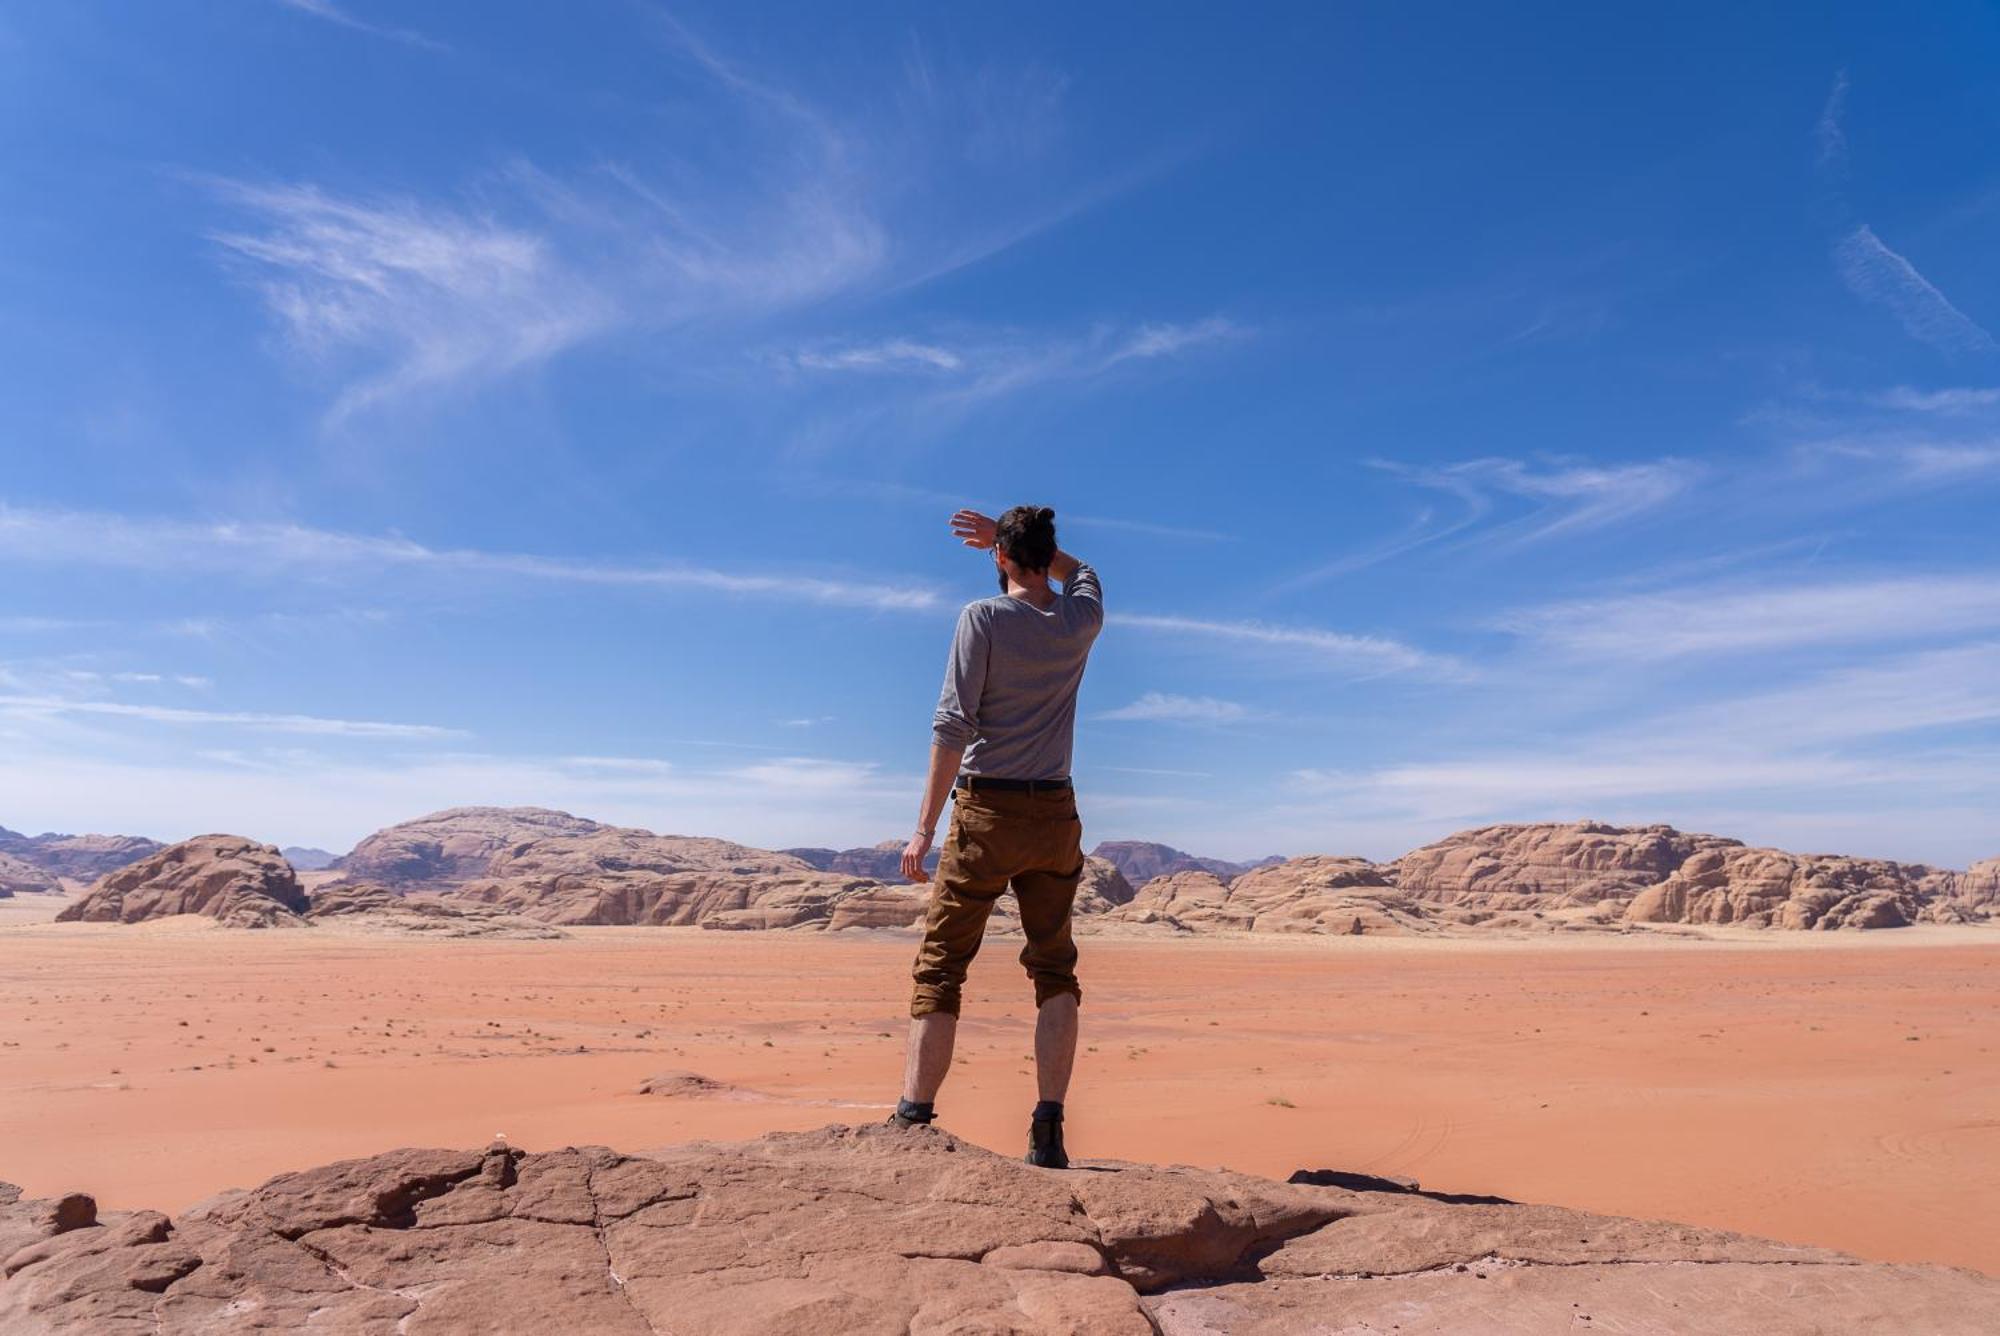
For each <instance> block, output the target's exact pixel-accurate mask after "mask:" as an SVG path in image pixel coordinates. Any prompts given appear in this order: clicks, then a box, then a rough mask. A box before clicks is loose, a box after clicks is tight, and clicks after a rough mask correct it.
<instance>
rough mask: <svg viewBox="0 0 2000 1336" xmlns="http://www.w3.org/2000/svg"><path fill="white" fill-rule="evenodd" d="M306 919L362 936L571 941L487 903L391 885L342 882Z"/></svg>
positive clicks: (319, 898) (317, 899)
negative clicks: (465, 901) (400, 890)
mask: <svg viewBox="0 0 2000 1336" xmlns="http://www.w3.org/2000/svg"><path fill="white" fill-rule="evenodd" d="M311 900H312V907H311V909H310V910H308V911H307V914H306V918H307V920H308V921H310V922H311V923H313V924H315V925H318V924H322V923H334V924H339V925H341V926H343V927H348V928H353V929H357V930H359V931H362V932H371V933H385V934H391V935H394V936H399V937H488V938H499V939H501V940H506V941H553V940H556V939H559V938H564V937H568V936H569V934H568V933H566V932H564V931H563V930H562V929H560V928H554V927H551V926H549V925H548V924H546V923H537V922H535V921H534V920H533V919H528V918H523V917H521V916H519V915H516V914H508V913H503V912H502V911H500V910H497V909H494V908H491V907H490V906H487V905H477V904H460V903H454V902H452V901H450V900H446V899H444V898H442V897H440V896H436V895H428V894H424V893H422V892H418V893H414V894H411V895H397V894H396V893H395V892H394V891H391V890H390V889H389V888H388V887H386V886H376V885H372V884H369V883H365V882H364V883H355V882H341V883H339V884H337V885H333V886H329V887H326V888H324V889H322V890H319V891H316V892H314V893H313V894H312V897H311Z"/></svg>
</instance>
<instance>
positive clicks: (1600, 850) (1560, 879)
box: [1388, 821, 1743, 910]
mask: <svg viewBox="0 0 2000 1336" xmlns="http://www.w3.org/2000/svg"><path fill="white" fill-rule="evenodd" d="M1742 847H1743V846H1742V842H1741V841H1739V840H1727V839H1723V838H1721V837H1719V836H1715V835H1684V834H1682V833H1681V832H1680V831H1678V830H1675V829H1674V828H1673V827H1672V826H1634V827H1618V826H1607V825H1603V824H1600V823H1598V822H1595V821H1579V822H1576V823H1574V824H1572V825H1558V824H1555V823H1551V822H1543V823H1539V824H1534V825H1507V826H1482V827H1480V828H1479V829H1477V830H1463V831H1460V832H1458V833H1457V834H1456V835H1451V836H1447V837H1446V838H1444V839H1442V840H1439V841H1438V842H1437V843H1436V844H1427V845H1425V846H1424V847H1423V848H1421V849H1417V850H1414V851H1412V852H1410V853H1407V854H1404V855H1403V856H1402V857H1401V858H1399V859H1397V860H1396V861H1395V862H1393V863H1391V864H1388V869H1389V875H1390V877H1391V879H1392V880H1393V881H1394V883H1395V885H1396V886H1397V888H1398V889H1400V890H1403V891H1405V892H1407V893H1409V894H1411V895H1413V896H1416V897H1417V898H1419V899H1422V900H1430V901H1435V902H1436V903H1438V904H1445V905H1464V906H1468V907H1472V908H1477V909H1495V910H1507V909H1514V910H1518V909H1530V910H1532V909H1541V910H1549V909H1567V908H1589V907H1591V906H1594V905H1596V904H1598V903H1600V902H1602V901H1605V900H1616V901H1620V902H1623V901H1626V900H1630V899H1631V898H1632V897H1633V896H1634V895H1636V894H1638V892H1640V891H1641V890H1643V889H1645V888H1646V887H1648V886H1654V885H1657V884H1659V883H1660V882H1662V881H1664V880H1666V878H1667V877H1668V876H1669V875H1670V874H1671V873H1672V872H1673V871H1674V869H1676V868H1678V867H1679V866H1680V865H1681V864H1682V863H1684V862H1686V861H1687V860H1688V859H1689V858H1690V857H1692V856H1693V855H1694V854H1696V853H1697V852H1700V851H1702V850H1710V849H1723V848H1736V849H1740V848H1742Z"/></svg>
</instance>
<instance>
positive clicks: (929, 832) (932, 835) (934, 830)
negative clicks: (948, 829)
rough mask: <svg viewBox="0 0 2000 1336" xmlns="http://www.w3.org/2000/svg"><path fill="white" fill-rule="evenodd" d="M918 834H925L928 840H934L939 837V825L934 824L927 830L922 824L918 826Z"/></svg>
mask: <svg viewBox="0 0 2000 1336" xmlns="http://www.w3.org/2000/svg"><path fill="white" fill-rule="evenodd" d="M917 834H919V835H921V836H923V837H924V838H925V839H927V840H934V839H936V838H937V827H936V826H932V827H931V828H930V829H929V830H925V829H924V828H923V827H922V826H918V827H917Z"/></svg>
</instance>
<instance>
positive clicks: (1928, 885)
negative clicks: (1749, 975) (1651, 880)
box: [1625, 846, 1956, 928]
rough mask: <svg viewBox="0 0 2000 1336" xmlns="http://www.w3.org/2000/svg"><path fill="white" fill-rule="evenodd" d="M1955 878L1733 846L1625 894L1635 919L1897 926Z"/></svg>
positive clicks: (1947, 894) (1870, 861)
mask: <svg viewBox="0 0 2000 1336" xmlns="http://www.w3.org/2000/svg"><path fill="white" fill-rule="evenodd" d="M1955 880H1956V879H1955V878H1953V877H1952V876H1951V874H1949V873H1944V874H1940V873H1938V872H1937V871H1936V870H1935V869H1933V868H1927V867H1922V866H1916V865H1905V864H1902V863H1889V862H1884V861H1882V860H1880V859H1874V858H1847V857H1844V856H1840V855H1817V854H1788V853H1785V852H1784V851H1783V850H1780V849H1746V848H1743V847H1741V846H1736V847H1723V848H1712V849H1704V850H1702V851H1701V852H1699V853H1697V854H1695V855H1694V856H1693V857H1691V858H1689V859H1688V860H1687V861H1686V862H1684V863H1682V864H1681V865H1680V866H1679V867H1678V868H1676V869H1674V871H1673V873H1672V874H1671V875H1670V876H1668V877H1667V879H1666V880H1665V881H1664V882H1662V883H1660V884H1659V885H1657V886H1651V887H1648V888H1647V889H1645V890H1644V891H1641V892H1640V893H1639V894H1638V895H1637V896H1635V897H1633V899H1632V902H1631V904H1630V906H1629V907H1627V909H1626V911H1625V912H1626V917H1628V918H1629V919H1631V920H1632V921H1633V922H1635V923H1716V924H1726V923H1739V924H1748V925H1749V926H1751V927H1757V928H1901V927H1905V926H1907V925H1909V924H1911V923H1915V922H1916V921H1917V920H1918V918H1919V917H1922V916H1923V915H1924V914H1925V912H1926V909H1927V907H1928V906H1929V905H1930V903H1931V902H1932V901H1933V900H1937V899H1939V898H1943V899H1945V900H1947V901H1949V900H1950V899H1951V898H1952V892H1953V891H1954V890H1955Z"/></svg>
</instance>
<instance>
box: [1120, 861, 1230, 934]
mask: <svg viewBox="0 0 2000 1336" xmlns="http://www.w3.org/2000/svg"><path fill="white" fill-rule="evenodd" d="M1228 901H1229V885H1228V883H1226V882H1224V881H1223V880H1222V879H1221V878H1220V877H1217V876H1216V875H1215V874H1214V873H1213V872H1206V871H1199V870H1197V871H1192V872H1170V873H1167V874H1166V875H1165V876H1159V877H1155V878H1153V879H1152V880H1151V881H1149V882H1147V883H1145V884H1144V885H1143V886H1141V887H1139V889H1138V890H1137V891H1136V892H1134V894H1133V896H1132V898H1131V899H1130V900H1129V901H1127V902H1126V903H1125V904H1122V905H1120V906H1119V907H1118V908H1116V909H1114V910H1112V911H1111V912H1110V914H1108V915H1107V917H1108V918H1110V919H1112V920H1114V921H1117V922H1122V923H1154V924H1163V925H1165V926H1168V927H1173V928H1179V929H1183V930H1189V931H1192V930H1194V929H1197V928H1219V927H1229V928H1242V927H1245V926H1246V924H1245V923H1244V921H1243V920H1242V919H1240V918H1236V919H1232V918H1231V917H1230V916H1229V915H1228V913H1227V911H1226V909H1225V908H1224V907H1225V905H1227V903H1228Z"/></svg>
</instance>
